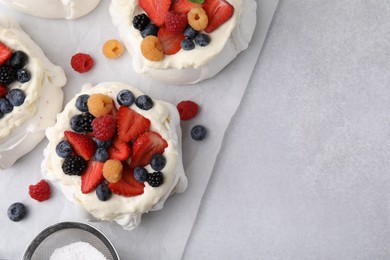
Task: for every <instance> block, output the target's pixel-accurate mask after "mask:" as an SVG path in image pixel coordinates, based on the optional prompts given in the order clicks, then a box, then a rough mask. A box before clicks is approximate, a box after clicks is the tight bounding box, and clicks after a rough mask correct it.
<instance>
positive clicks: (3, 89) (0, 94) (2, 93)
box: [0, 85, 8, 98]
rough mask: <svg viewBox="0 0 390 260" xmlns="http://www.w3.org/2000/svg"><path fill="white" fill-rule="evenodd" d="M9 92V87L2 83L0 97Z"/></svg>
mask: <svg viewBox="0 0 390 260" xmlns="http://www.w3.org/2000/svg"><path fill="white" fill-rule="evenodd" d="M7 93H8V87H7V86H3V85H0V98H2V97H5V95H7Z"/></svg>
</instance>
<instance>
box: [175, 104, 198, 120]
mask: <svg viewBox="0 0 390 260" xmlns="http://www.w3.org/2000/svg"><path fill="white" fill-rule="evenodd" d="M176 107H177V110H178V111H179V114H180V119H181V120H183V121H186V120H190V119H192V118H194V117H195V116H196V115H197V114H198V111H199V106H198V104H196V103H195V102H193V101H191V100H185V101H181V102H180V103H179V104H177V106H176Z"/></svg>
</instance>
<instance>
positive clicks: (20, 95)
mask: <svg viewBox="0 0 390 260" xmlns="http://www.w3.org/2000/svg"><path fill="white" fill-rule="evenodd" d="M6 98H7V99H8V101H9V102H10V103H11V105H13V106H15V107H16V106H20V105H22V104H23V103H24V100H25V98H26V95H25V94H24V92H23V90H21V89H18V88H14V89H11V90H10V91H9V92H8V94H7V96H6Z"/></svg>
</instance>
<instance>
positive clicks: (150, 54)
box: [141, 35, 164, 61]
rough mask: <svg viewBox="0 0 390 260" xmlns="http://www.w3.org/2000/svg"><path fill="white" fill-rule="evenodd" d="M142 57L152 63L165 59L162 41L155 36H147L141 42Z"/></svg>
mask: <svg viewBox="0 0 390 260" xmlns="http://www.w3.org/2000/svg"><path fill="white" fill-rule="evenodd" d="M141 52H142V55H143V56H144V57H145V58H146V59H148V60H150V61H160V60H162V59H163V58H164V49H163V46H162V44H161V42H160V40H159V39H158V38H157V37H156V36H153V35H149V36H146V37H145V38H144V39H143V40H142V42H141Z"/></svg>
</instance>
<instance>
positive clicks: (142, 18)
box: [133, 14, 150, 31]
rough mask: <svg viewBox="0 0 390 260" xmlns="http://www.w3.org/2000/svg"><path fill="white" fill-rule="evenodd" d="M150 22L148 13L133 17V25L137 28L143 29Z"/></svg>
mask: <svg viewBox="0 0 390 260" xmlns="http://www.w3.org/2000/svg"><path fill="white" fill-rule="evenodd" d="M149 23H150V19H149V17H148V16H147V15H146V14H138V15H136V16H134V18H133V26H134V28H135V29H137V30H140V31H142V30H143V29H145V27H146V26H147V25H148V24H149Z"/></svg>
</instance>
